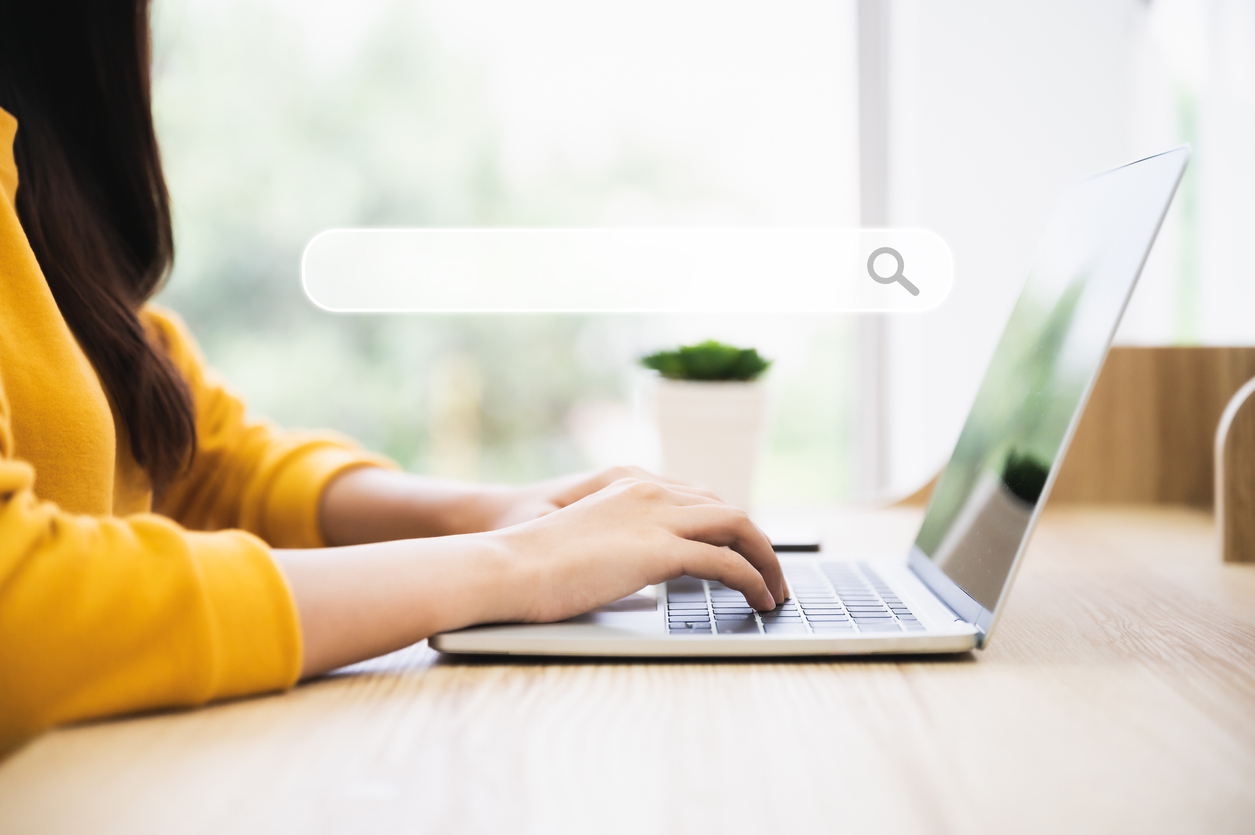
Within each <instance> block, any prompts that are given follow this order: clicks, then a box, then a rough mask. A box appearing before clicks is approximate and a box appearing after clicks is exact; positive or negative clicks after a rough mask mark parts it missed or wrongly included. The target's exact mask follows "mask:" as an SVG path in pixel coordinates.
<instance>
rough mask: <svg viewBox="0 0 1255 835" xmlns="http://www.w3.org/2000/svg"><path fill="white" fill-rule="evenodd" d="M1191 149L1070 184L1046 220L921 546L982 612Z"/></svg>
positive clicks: (1018, 541) (1076, 413) (1004, 574)
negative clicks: (1032, 262) (1036, 249)
mask: <svg viewBox="0 0 1255 835" xmlns="http://www.w3.org/2000/svg"><path fill="white" fill-rule="evenodd" d="M1188 157H1189V152H1188V150H1187V149H1184V148H1181V149H1177V150H1175V151H1169V152H1168V153H1165V154H1160V155H1158V156H1155V157H1150V158H1148V159H1144V160H1141V161H1139V162H1135V163H1132V164H1130V165H1126V166H1124V167H1122V168H1117V169H1115V170H1113V171H1109V172H1107V173H1105V174H1099V175H1097V176H1095V177H1091V178H1090V179H1087V180H1083V181H1081V182H1080V183H1077V184H1075V185H1073V186H1071V187H1069V188H1068V189H1067V190H1066V191H1065V192H1064V194H1063V195H1062V197H1061V198H1060V200H1059V202H1058V204H1056V206H1055V209H1054V212H1053V214H1052V215H1051V218H1050V221H1049V223H1048V225H1047V228H1046V234H1045V238H1044V240H1043V241H1042V244H1041V247H1040V248H1039V249H1038V252H1037V257H1036V258H1035V259H1034V264H1033V267H1032V270H1031V271H1030V273H1029V277H1028V281H1027V282H1026V283H1025V285H1024V289H1023V291H1022V292H1021V294H1020V298H1019V301H1018V302H1016V305H1015V309H1014V310H1013V311H1012V313H1011V318H1010V320H1009V321H1008V323H1007V327H1006V330H1005V331H1004V332H1003V334H1002V339H1001V340H1000V341H999V342H998V347H997V348H996V349H995V350H994V354H993V359H992V361H991V362H990V365H989V368H988V370H987V371H986V372H985V379H984V381H983V382H982V383H981V386H980V389H979V390H978V392H977V395H976V401H975V403H974V404H973V406H972V410H971V412H970V413H969V414H968V417H967V423H966V424H965V425H964V426H963V431H962V433H961V434H960V435H959V441H958V444H957V446H956V447H955V450H954V454H953V456H951V458H950V463H949V464H948V465H947V466H946V468H945V470H944V471H943V472H942V474H941V477H940V479H939V480H938V482H937V487H936V489H935V490H934V492H933V496H932V500H931V502H930V503H929V506H928V513H927V515H926V516H925V519H924V523H923V526H922V527H921V528H920V532H919V536H918V537H917V538H916V541H915V545H916V547H917V548H918V549H919V550H920V551H922V552H923V553H924V555H926V556H927V557H929V558H930V559H931V560H932V562H933V564H934V565H936V566H937V567H938V568H940V569H941V571H942V572H943V573H944V574H945V575H946V576H947V577H949V578H950V579H951V580H952V581H953V582H954V583H955V584H956V585H958V586H959V588H961V589H962V590H963V591H964V592H966V593H967V594H968V595H969V596H970V597H972V598H973V599H975V600H976V602H978V603H980V604H981V606H983V607H984V608H985V609H987V610H990V611H993V610H994V609H995V608H996V607H997V604H998V602H999V599H1000V598H1001V597H1002V595H1003V593H1004V591H1005V588H1006V586H1007V581H1008V579H1009V577H1010V575H1011V572H1012V569H1013V567H1014V565H1015V562H1016V558H1017V556H1018V555H1019V553H1020V551H1021V548H1022V545H1023V544H1024V542H1025V540H1026V539H1027V536H1028V533H1029V531H1030V528H1031V523H1032V521H1033V518H1034V511H1035V510H1036V509H1037V507H1038V505H1039V504H1041V503H1043V502H1044V501H1045V500H1046V494H1047V492H1048V488H1049V485H1050V483H1051V481H1052V476H1053V474H1054V472H1055V471H1056V470H1057V469H1058V467H1059V464H1060V463H1061V462H1062V460H1063V453H1064V452H1065V451H1066V445H1067V441H1068V440H1069V439H1070V438H1071V434H1072V430H1073V427H1074V426H1075V423H1076V421H1077V420H1078V419H1079V417H1080V412H1081V408H1082V406H1083V402H1084V399H1085V397H1086V396H1087V394H1088V392H1089V389H1090V387H1091V385H1092V383H1093V380H1094V378H1095V377H1096V376H1097V373H1098V369H1099V368H1100V367H1101V365H1102V362H1103V359H1104V357H1105V356H1106V353H1107V347H1108V346H1109V345H1110V342H1111V338H1112V336H1113V334H1114V332H1115V329H1116V325H1117V324H1118V323H1119V321H1120V315H1121V313H1122V312H1123V311H1124V306H1125V303H1126V302H1127V300H1128V297H1129V294H1130V293H1131V292H1132V289H1133V285H1134V283H1135V282H1136V280H1137V276H1138V273H1139V272H1140V271H1141V267H1142V263H1143V261H1144V260H1145V257H1146V254H1147V252H1148V251H1149V250H1150V245H1151V243H1152V242H1153V241H1154V239H1155V234H1156V233H1157V232H1158V229H1159V224H1160V222H1161V220H1162V218H1163V214H1164V212H1165V211H1166V209H1167V206H1168V204H1169V202H1170V201H1171V199H1172V194H1173V191H1174V190H1175V188H1176V184H1177V181H1178V180H1179V179H1180V175H1181V172H1182V171H1183V170H1184V166H1185V163H1186V160H1187V159H1188Z"/></svg>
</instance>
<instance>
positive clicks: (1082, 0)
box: [887, 0, 1141, 491]
mask: <svg viewBox="0 0 1255 835" xmlns="http://www.w3.org/2000/svg"><path fill="white" fill-rule="evenodd" d="M1140 6H1141V3H1140V2H1138V0H1049V2H1046V0H1017V2H1015V3H1008V2H1002V1H1001V0H957V1H956V2H945V3H927V2H920V0H896V2H895V4H894V16H893V21H892V35H891V37H892V49H891V56H890V61H891V65H892V73H891V107H892V109H891V118H890V127H889V132H890V144H891V152H890V153H891V156H890V182H891V185H890V201H889V213H890V221H891V224H892V225H894V226H922V227H927V228H931V229H934V230H936V231H937V232H939V233H941V234H942V235H943V236H944V237H945V238H946V240H947V241H948V242H949V244H950V247H951V249H952V251H953V253H954V260H955V285H954V290H953V292H952V293H951V296H950V298H949V299H948V300H947V301H946V302H945V303H944V304H943V305H942V307H941V308H940V309H938V310H936V311H934V312H932V313H929V314H925V315H922V316H919V317H905V316H900V317H896V318H894V319H893V320H892V321H891V322H890V326H889V327H890V338H889V344H890V351H889V353H890V357H889V361H888V365H889V367H888V370H887V376H888V377H889V380H890V392H889V404H888V405H889V410H888V411H889V418H888V420H889V422H890V436H891V438H892V442H891V445H890V450H889V471H890V478H889V483H890V484H891V485H892V486H893V487H896V488H898V489H899V490H903V491H904V490H906V489H910V488H911V487H912V486H913V485H917V484H919V483H922V482H923V481H924V480H926V479H927V478H929V477H930V476H931V475H932V474H933V473H935V472H936V471H937V469H938V468H939V467H940V466H941V464H942V463H944V461H945V459H946V458H947V457H948V456H949V454H950V452H951V449H952V448H953V444H954V441H955V439H956V438H957V436H958V432H959V430H960V428H961V426H962V421H963V418H964V417H965V416H966V413H967V410H968V408H969V406H970V404H971V401H972V398H973V397H974V396H975V393H976V388H977V386H978V385H979V383H980V379H981V376H982V374H983V372H984V368H985V365H986V363H987V362H988V360H989V356H990V353H991V352H992V350H993V347H994V344H995V342H996V341H997V339H998V337H999V335H1000V334H1001V331H1002V327H1003V324H1004V322H1005V319H1006V317H1007V316H1008V315H1009V313H1010V309H1011V306H1012V305H1013V304H1014V302H1015V299H1016V297H1017V295H1018V294H1019V291H1020V287H1021V285H1022V283H1023V281H1024V279H1025V278H1026V276H1027V273H1028V267H1029V264H1030V261H1031V259H1032V256H1033V252H1034V248H1035V246H1036V244H1037V240H1038V236H1039V235H1040V233H1041V231H1042V229H1043V227H1044V224H1045V220H1046V216H1047V214H1048V213H1049V211H1050V208H1051V205H1052V201H1053V200H1054V197H1055V195H1056V194H1057V193H1058V192H1059V191H1060V189H1061V188H1062V187H1063V186H1064V185H1066V184H1067V183H1068V182H1070V181H1072V180H1075V179H1077V178H1079V177H1081V176H1084V175H1086V174H1090V173H1093V172H1096V171H1099V170H1102V169H1105V168H1109V167H1112V166H1114V165H1118V164H1120V163H1123V162H1126V161H1128V159H1129V157H1130V138H1129V131H1128V129H1127V126H1128V124H1129V96H1128V90H1129V85H1128V72H1129V57H1128V51H1129V44H1130V42H1131V37H1132V34H1133V32H1134V31H1135V25H1136V22H1137V19H1138V14H1139V7H1140Z"/></svg>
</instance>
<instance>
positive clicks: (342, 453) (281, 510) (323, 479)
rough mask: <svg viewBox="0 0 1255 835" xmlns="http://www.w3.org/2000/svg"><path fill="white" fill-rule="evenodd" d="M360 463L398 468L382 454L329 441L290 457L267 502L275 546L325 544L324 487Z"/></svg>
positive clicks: (267, 521)
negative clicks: (321, 509)
mask: <svg viewBox="0 0 1255 835" xmlns="http://www.w3.org/2000/svg"><path fill="white" fill-rule="evenodd" d="M358 467H383V468H385V469H389V470H398V469H400V467H398V466H397V465H396V464H395V463H393V462H392V461H390V460H389V459H387V458H384V457H383V456H379V455H370V454H368V453H364V452H362V451H361V450H357V449H346V448H344V447H341V446H334V445H330V444H328V445H327V446H317V447H314V448H313V449H310V450H308V451H307V452H304V453H302V454H301V455H299V456H296V457H294V458H293V459H292V460H291V461H288V462H287V463H286V464H285V465H284V466H283V469H282V470H281V471H280V472H279V474H278V475H277V476H276V477H275V480H274V482H273V484H272V487H271V490H270V500H269V501H268V502H267V503H266V511H265V518H264V520H263V522H264V527H263V530H264V531H265V532H266V540H267V541H268V542H269V543H270V544H271V546H273V547H275V548H325V547H327V543H326V541H325V540H324V539H323V536H322V526H321V525H320V524H319V519H318V509H319V505H320V504H321V502H322V494H323V491H324V490H326V489H327V485H328V484H330V483H331V480H332V479H333V478H335V477H336V476H338V475H340V474H341V473H343V472H346V471H348V470H353V469H357V468H358Z"/></svg>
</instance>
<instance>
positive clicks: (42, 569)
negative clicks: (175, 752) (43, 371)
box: [0, 379, 301, 751]
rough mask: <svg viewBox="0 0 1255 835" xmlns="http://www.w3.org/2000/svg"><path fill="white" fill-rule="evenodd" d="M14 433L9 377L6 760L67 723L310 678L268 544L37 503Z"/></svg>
mask: <svg viewBox="0 0 1255 835" xmlns="http://www.w3.org/2000/svg"><path fill="white" fill-rule="evenodd" d="M9 427H10V414H9V409H8V404H7V400H6V398H5V397H4V387H3V379H0V751H3V750H7V749H8V748H10V747H12V746H13V745H15V744H17V743H18V742H20V741H21V740H22V739H24V738H26V737H28V736H30V735H32V734H34V733H36V732H38V731H40V730H43V729H45V728H48V727H50V726H52V725H56V724H59V723H63V722H68V721H74V720H79V719H87V718H92V717H98V716H106V715H111V714H117V713H125V712H132V711H139V710H146V709H152V708H159V707H174V706H185V705H196V704H201V703H203V702H206V701H210V700H212V699H219V698H226V697H230V696H237V695H241V694H245V693H256V692H262V691H267V690H275V689H280V688H285V687H289V686H291V685H292V684H293V683H294V682H295V681H296V679H297V677H298V675H299V671H300V664H301V646H300V631H299V628H298V624H297V618H296V612H295V610H294V608H293V604H292V600H291V596H290V594H289V592H288V589H287V588H286V585H285V583H284V581H283V578H282V576H281V575H280V573H279V571H278V569H277V568H276V567H275V565H274V563H273V561H272V560H271V558H270V554H269V552H268V549H267V548H266V546H265V544H264V543H263V542H261V540H259V539H257V538H256V537H254V536H252V535H250V534H248V533H244V532H242V531H226V532H221V533H212V534H204V533H191V532H188V531H186V530H183V529H182V528H180V527H179V526H178V525H176V524H175V523H174V522H172V521H170V520H169V519H165V518H163V517H160V516H156V515H151V514H141V515H137V516H131V517H126V518H114V517H103V518H102V517H93V516H81V515H74V514H69V513H65V512H63V511H61V510H59V509H58V508H57V506H56V505H53V504H51V503H49V502H41V501H39V500H38V499H37V498H36V496H35V495H34V493H33V491H32V486H33V483H34V478H35V472H34V469H33V468H32V467H31V466H30V465H29V464H27V463H25V462H23V461H20V460H16V459H15V458H14V456H13V441H12V435H11V433H10V428H9Z"/></svg>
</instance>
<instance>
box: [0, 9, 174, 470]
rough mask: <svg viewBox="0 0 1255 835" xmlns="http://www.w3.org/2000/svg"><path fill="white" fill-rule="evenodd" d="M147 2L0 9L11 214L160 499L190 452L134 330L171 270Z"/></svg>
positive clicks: (168, 382) (154, 350)
mask: <svg viewBox="0 0 1255 835" xmlns="http://www.w3.org/2000/svg"><path fill="white" fill-rule="evenodd" d="M148 5H149V4H148V0H38V1H37V2H35V1H33V0H4V1H3V2H0V107H3V108H4V109H5V110H7V111H9V113H11V114H12V115H13V116H14V117H16V118H17V120H18V132H17V139H16V142H15V143H14V155H15V157H16V161H17V170H18V190H17V212H18V217H19V219H20V220H21V222H22V228H23V229H24V230H25V232H26V236H27V238H28V239H29V240H30V245H31V249H32V250H34V253H35V257H36V258H37V259H38V261H39V265H40V267H41V268H42V269H43V273H44V277H45V278H46V279H47V281H48V287H49V288H50V289H51V290H52V295H53V297H54V298H55V299H56V301H57V307H58V308H60V310H61V315H62V316H63V317H65V321H66V322H67V323H68V324H69V326H70V330H71V331H73V333H74V336H75V337H76V338H77V339H78V342H79V345H80V346H82V348H83V351H84V352H85V353H86V354H87V356H88V357H89V358H90V359H91V361H92V364H93V365H94V366H95V369H96V373H97V374H98V375H99V377H100V379H101V382H102V383H103V385H104V387H105V390H106V392H107V393H108V394H109V397H110V398H111V400H112V403H113V407H114V409H115V411H116V412H117V414H118V415H119V417H120V418H121V420H122V421H123V422H124V424H125V428H126V431H127V438H128V439H129V440H130V445H131V453H132V455H134V457H135V460H136V461H137V462H138V463H139V464H140V465H141V466H142V467H144V469H145V470H147V472H148V474H149V477H150V479H151V480H152V482H153V485H154V487H155V488H156V489H158V490H159V489H160V488H161V487H162V485H164V484H166V483H168V481H169V480H170V479H172V478H173V477H174V476H175V475H177V474H178V473H179V471H180V470H181V469H182V468H183V467H184V466H185V465H186V463H187V462H188V461H189V460H190V458H191V456H192V455H193V454H194V453H195V448H196V427H195V420H194V416H193V411H192V403H191V397H190V395H189V393H188V389H187V385H186V384H185V383H184V381H183V379H182V377H181V376H180V374H179V372H178V370H177V369H176V368H175V367H174V365H173V364H172V363H171V362H170V360H169V358H168V356H167V354H166V351H165V350H164V348H163V346H160V345H154V344H153V343H152V341H151V340H150V338H149V337H148V336H147V334H146V333H145V329H144V326H143V324H142V323H141V321H140V319H139V310H140V307H141V306H142V305H143V303H144V302H145V301H146V300H147V299H148V298H149V297H151V296H152V294H153V293H155V292H156V291H157V290H158V289H159V288H160V286H161V284H162V282H163V281H164V280H165V278H166V276H167V275H168V273H169V271H170V265H171V263H172V262H173V259H174V246H173V242H172V240H171V227H170V198H169V194H168V193H167V191H166V183H165V178H164V177H163V176H162V173H161V157H160V154H159V153H158V150H157V137H156V133H155V131H154V129H153V118H152V93H151V79H150V72H149V63H150V53H151V36H150V30H149V9H148Z"/></svg>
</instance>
